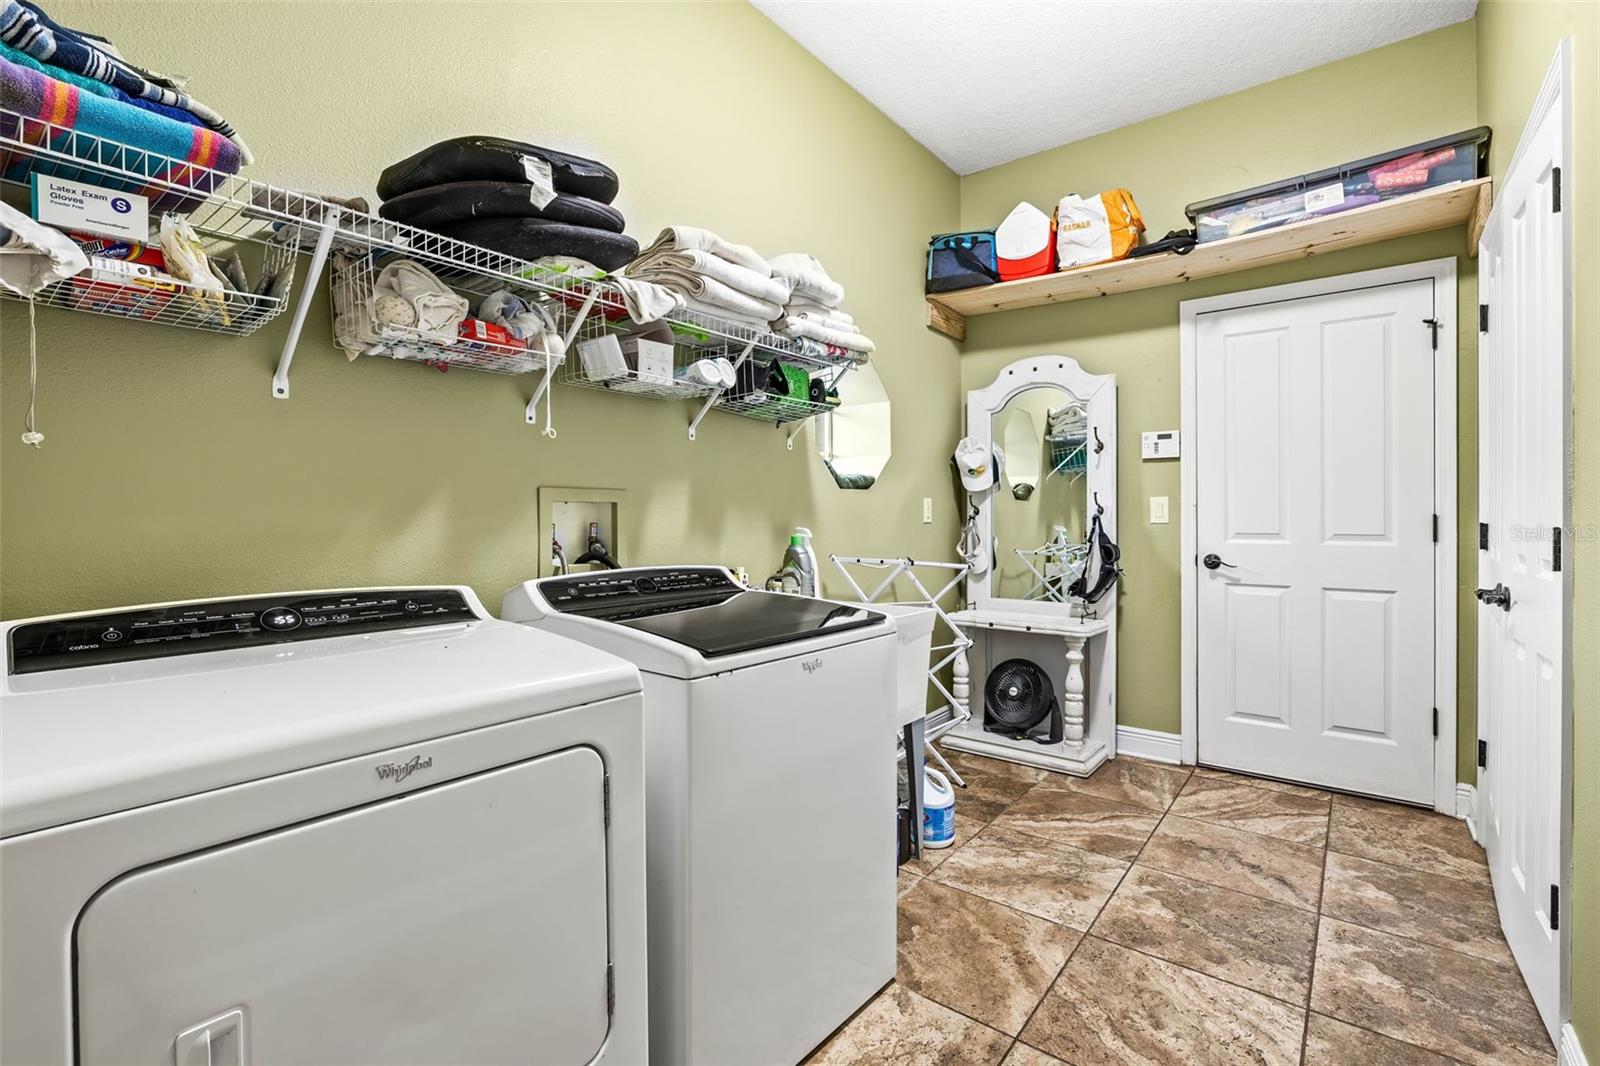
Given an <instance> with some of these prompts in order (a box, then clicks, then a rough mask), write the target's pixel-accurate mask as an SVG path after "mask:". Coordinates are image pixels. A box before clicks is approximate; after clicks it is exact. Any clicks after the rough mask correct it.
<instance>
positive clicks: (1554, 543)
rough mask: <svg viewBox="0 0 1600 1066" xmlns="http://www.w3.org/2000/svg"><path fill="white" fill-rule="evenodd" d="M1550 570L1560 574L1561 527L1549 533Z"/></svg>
mask: <svg viewBox="0 0 1600 1066" xmlns="http://www.w3.org/2000/svg"><path fill="white" fill-rule="evenodd" d="M1550 569H1551V570H1552V571H1555V572H1556V573H1560V572H1561V527H1560V526H1557V527H1556V528H1554V529H1552V530H1551V531H1550Z"/></svg>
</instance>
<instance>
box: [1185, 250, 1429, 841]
mask: <svg viewBox="0 0 1600 1066" xmlns="http://www.w3.org/2000/svg"><path fill="white" fill-rule="evenodd" d="M1421 280H1432V281H1433V283H1434V317H1436V318H1437V319H1438V320H1439V329H1438V337H1439V347H1438V351H1437V355H1436V356H1435V357H1434V362H1433V366H1434V374H1433V448H1434V451H1433V457H1434V458H1433V511H1434V513H1435V514H1437V515H1438V516H1439V540H1438V543H1436V544H1435V545H1434V546H1433V586H1434V619H1435V625H1434V643H1433V656H1434V661H1433V693H1434V704H1435V706H1436V707H1437V708H1438V710H1439V735H1438V736H1437V737H1435V738H1434V742H1433V753H1434V754H1433V808H1434V810H1436V811H1439V812H1440V813H1442V814H1448V815H1451V816H1452V817H1454V816H1455V813H1456V523H1457V520H1458V517H1459V516H1458V515H1457V513H1456V435H1457V425H1456V370H1457V368H1456V357H1457V353H1456V347H1457V345H1456V339H1457V330H1458V328H1459V322H1458V317H1459V316H1458V315H1457V306H1456V260H1455V257H1454V256H1450V257H1447V258H1444V259H1429V260H1424V261H1422V262H1419V263H1404V264H1402V265H1400V266H1392V267H1384V268H1383V269H1381V270H1363V271H1360V272H1358V273H1354V274H1339V275H1336V276H1333V277H1326V278H1313V279H1312V280H1310V281H1299V282H1294V283H1292V284H1289V285H1273V286H1270V287H1268V288H1264V289H1250V290H1247V291H1244V292H1230V293H1225V294H1223V295H1221V296H1208V297H1204V298H1202V299H1197V300H1184V301H1183V302H1181V303H1180V304H1179V305H1178V323H1179V325H1178V336H1179V346H1180V355H1179V358H1180V370H1181V378H1182V384H1181V389H1180V396H1181V400H1180V410H1179V437H1178V440H1179V442H1180V447H1179V451H1178V474H1179V479H1180V482H1181V488H1180V492H1181V494H1182V495H1181V497H1180V498H1181V500H1182V504H1181V506H1180V507H1179V508H1178V513H1179V524H1180V527H1181V536H1182V547H1181V554H1180V556H1179V566H1178V574H1179V579H1180V585H1181V591H1182V597H1181V626H1180V630H1181V649H1182V655H1181V663H1182V666H1181V677H1182V681H1181V684H1180V695H1181V698H1182V716H1181V722H1182V725H1181V729H1182V734H1181V737H1180V752H1181V759H1182V761H1183V762H1184V763H1188V764H1193V763H1195V762H1196V761H1197V759H1198V756H1199V751H1200V731H1199V722H1200V688H1199V680H1200V678H1199V660H1200V652H1199V643H1200V626H1199V607H1200V604H1199V578H1198V575H1197V574H1196V573H1195V564H1194V559H1195V558H1196V555H1197V545H1196V543H1195V537H1196V534H1195V518H1196V513H1197V505H1198V502H1199V501H1198V500H1197V498H1196V493H1195V463H1194V461H1193V458H1194V457H1193V453H1192V449H1193V447H1194V440H1195V427H1196V426H1197V425H1198V415H1199V412H1198V411H1197V410H1196V407H1195V403H1196V372H1195V361H1196V359H1197V358H1198V345H1197V340H1196V335H1197V331H1196V327H1197V325H1198V320H1199V316H1200V315H1204V314H1213V313H1215V312H1218V311H1232V310H1237V309H1239V308H1244V307H1254V306H1257V305H1260V304H1269V303H1281V302H1284V301H1286V300H1302V299H1305V298H1307V297H1311V296H1327V295H1330V294H1332V293H1337V292H1349V291H1350V290H1352V289H1370V288H1376V287H1378V286H1382V285H1394V284H1398V283H1401V282H1407V281H1421ZM1419 328H1420V326H1419ZM1184 559H1188V560H1190V561H1189V562H1188V563H1184V562H1182V560H1184Z"/></svg>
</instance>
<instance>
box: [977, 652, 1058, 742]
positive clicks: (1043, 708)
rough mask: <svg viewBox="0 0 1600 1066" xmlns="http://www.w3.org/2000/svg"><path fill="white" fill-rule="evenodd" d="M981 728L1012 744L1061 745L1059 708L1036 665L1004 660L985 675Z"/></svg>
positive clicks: (1023, 661)
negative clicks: (1024, 741)
mask: <svg viewBox="0 0 1600 1066" xmlns="http://www.w3.org/2000/svg"><path fill="white" fill-rule="evenodd" d="M983 728H984V729H985V730H987V731H988V732H990V733H998V734H1000V735H1001V736H1006V737H1010V738H1012V739H1013V740H1032V741H1034V742H1035V743H1038V744H1059V743H1061V740H1062V737H1063V736H1064V732H1063V725H1062V720H1061V711H1060V705H1059V704H1057V703H1056V696H1055V689H1054V686H1052V685H1051V683H1050V676H1049V675H1048V674H1046V673H1045V672H1044V670H1043V669H1041V668H1040V666H1039V664H1038V663H1035V662H1030V661H1029V660H1027V659H1007V660H1006V661H1005V662H1003V663H1001V664H1000V665H999V666H997V667H995V668H994V669H993V670H990V671H989V679H988V680H987V681H986V682H985V683H984V686H983Z"/></svg>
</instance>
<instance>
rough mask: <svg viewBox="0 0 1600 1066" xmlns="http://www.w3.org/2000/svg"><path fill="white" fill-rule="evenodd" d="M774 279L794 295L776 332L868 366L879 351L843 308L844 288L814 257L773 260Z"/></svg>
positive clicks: (775, 326) (796, 254) (790, 254)
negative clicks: (872, 356) (871, 354)
mask: <svg viewBox="0 0 1600 1066" xmlns="http://www.w3.org/2000/svg"><path fill="white" fill-rule="evenodd" d="M772 277H773V279H774V280H780V281H783V282H786V283H787V284H788V285H789V287H790V290H791V293H792V295H791V296H790V297H789V300H788V302H787V303H786V304H785V305H784V308H783V314H782V315H781V316H779V317H777V318H776V319H774V320H773V323H772V328H773V329H774V330H776V331H777V332H779V333H781V334H783V335H784V336H786V337H793V338H795V339H796V340H799V341H801V342H802V343H803V344H805V345H806V347H808V348H810V349H813V350H816V351H817V354H822V355H829V356H834V357H838V356H845V357H848V358H851V359H855V360H856V361H858V362H865V361H866V358H867V355H868V354H869V353H871V352H873V351H875V350H876V347H877V346H876V345H874V344H873V343H872V341H871V340H869V339H868V338H867V337H866V336H865V335H864V334H863V333H862V332H861V329H860V327H859V326H857V325H856V320H855V319H854V318H853V317H851V316H850V315H848V314H846V313H845V312H844V310H843V309H842V308H841V306H840V305H841V304H843V303H844V286H842V285H840V284H839V283H838V282H837V281H834V280H833V279H832V278H831V277H829V276H828V272H827V271H826V270H825V269H823V266H822V264H821V263H820V262H818V261H817V259H816V258H815V257H814V256H809V255H805V254H804V253H801V252H788V253H786V254H784V255H777V256H773V257H772Z"/></svg>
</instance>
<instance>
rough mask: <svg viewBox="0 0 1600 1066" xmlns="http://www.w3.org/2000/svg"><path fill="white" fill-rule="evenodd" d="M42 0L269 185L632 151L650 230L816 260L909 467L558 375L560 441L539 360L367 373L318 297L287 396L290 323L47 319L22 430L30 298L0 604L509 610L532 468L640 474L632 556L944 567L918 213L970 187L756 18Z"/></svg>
mask: <svg viewBox="0 0 1600 1066" xmlns="http://www.w3.org/2000/svg"><path fill="white" fill-rule="evenodd" d="M50 10H51V12H52V14H54V15H55V16H57V17H58V18H60V19H62V20H63V21H64V22H66V23H67V24H69V25H76V26H82V27H85V28H89V29H93V30H95V31H98V32H101V33H104V34H106V35H107V36H109V37H111V38H112V39H113V40H115V41H116V42H117V43H118V44H119V45H120V46H121V47H122V49H123V51H124V52H125V54H127V55H129V56H130V57H132V58H134V59H136V60H137V61H138V62H140V63H141V64H145V65H148V66H150V67H152V68H154V69H157V70H177V71H182V72H184V73H186V74H188V75H189V76H190V77H191V79H192V80H191V85H192V86H193V89H194V91H195V93H196V95H198V96H199V97H200V98H202V99H204V100H206V101H207V102H209V103H212V104H213V106H215V107H216V108H217V109H218V110H220V111H221V112H222V113H224V114H226V115H228V116H229V117H230V118H231V119H232V120H233V121H234V122H235V123H236V125H237V126H238V127H239V128H240V129H241V130H242V131H244V132H245V134H246V136H247V137H248V139H249V141H250V143H251V145H252V147H253V148H254V150H255V153H256V155H257V158H258V160H259V162H258V163H257V164H256V166H254V167H253V168H251V170H250V176H252V177H254V178H257V179H259V180H263V181H272V182H275V183H281V184H284V185H288V186H290V187H302V188H308V189H313V190H319V191H326V192H329V193H337V194H345V195H348V194H355V193H364V194H366V195H368V196H369V197H370V196H371V195H372V188H373V185H374V183H375V182H376V179H377V175H378V172H379V171H380V170H381V169H382V168H383V166H385V165H386V164H387V163H389V162H392V161H394V160H396V159H399V158H401V157H402V156H405V155H407V154H409V153H411V152H412V151H414V150H416V149H417V148H420V147H422V146H423V145H425V144H428V143H431V142H432V141H435V140H437V139H440V138H443V137H447V136H453V135H459V134H468V133H497V134H504V135H508V136H512V137H517V138H522V139H527V140H531V141H535V142H538V143H543V144H548V145H552V146H557V147H562V148H567V149H570V150H573V151H576V152H580V153H583V154H589V155H593V156H595V157H597V158H599V159H602V160H605V161H606V162H609V163H611V164H612V165H614V166H615V167H616V168H617V170H618V171H619V173H620V174H621V175H622V194H621V196H620V198H619V199H618V206H619V207H620V208H621V209H622V211H623V212H624V213H625V214H626V215H627V218H628V224H629V231H630V232H631V233H633V234H634V235H635V236H638V237H640V238H642V239H644V240H646V241H648V240H649V239H650V238H652V237H653V236H654V235H655V233H656V232H657V230H658V229H659V228H660V227H662V226H664V225H667V224H671V223H688V224H694V225H700V226H706V227H710V228H712V229H714V230H717V231H719V232H721V233H723V234H725V235H727V236H729V237H731V238H733V239H736V240H739V241H743V242H745V243H748V244H751V245H753V246H755V247H756V248H758V249H761V250H764V251H766V252H769V253H777V252H782V251H791V250H804V251H809V252H812V253H814V254H816V255H817V256H819V257H820V258H821V259H822V261H823V262H824V263H826V264H827V265H828V267H829V269H830V270H831V271H832V272H833V274H834V276H835V277H836V278H838V279H839V280H840V281H841V282H842V283H843V284H844V285H845V287H846V289H847V290H848V292H849V298H848V300H847V305H848V307H849V309H850V310H852V311H853V312H854V313H855V314H856V316H857V318H858V320H859V321H861V322H862V323H863V325H864V327H865V328H866V330H867V331H868V332H869V333H870V334H871V335H872V336H873V337H874V338H875V339H876V340H877V342H878V344H879V351H880V354H879V357H878V360H877V363H878V367H879V370H880V372H881V374H882V376H883V378H884V381H885V383H886V385H887V387H888V391H889V393H890V395H891V397H892V398H893V400H894V435H895V439H894V458H893V460H892V461H891V462H890V464H889V467H888V469H887V470H886V471H885V473H884V476H883V478H882V479H881V480H880V481H879V483H878V484H877V485H876V486H875V487H873V488H872V489H871V490H869V491H866V492H845V491H841V490H839V489H837V488H836V487H835V486H834V485H833V482H832V481H831V479H830V478H828V476H827V475H826V473H825V472H824V471H823V469H822V466H821V464H820V462H818V461H817V460H816V458H815V456H814V454H811V453H810V452H809V451H808V450H807V449H806V448H805V447H804V444H805V438H802V439H801V441H798V442H797V443H796V447H795V449H794V451H792V452H791V451H788V450H786V449H785V447H784V438H783V436H782V434H780V433H779V432H777V431H775V430H774V429H772V428H771V427H769V426H762V425H758V424H756V423H754V422H749V421H746V420H744V419H740V418H735V417H731V416H727V415H723V414H713V415H712V416H710V417H709V418H708V419H707V421H706V423H705V424H704V426H703V427H702V429H701V432H700V435H699V436H700V439H699V441H698V442H695V443H692V444H691V443H690V442H689V441H688V440H687V439H686V438H685V429H686V426H687V421H688V417H689V414H690V410H689V409H688V408H687V407H686V406H685V405H683V404H681V403H664V402H660V401H651V400H644V399H636V398H629V397H614V396H609V395H604V394H599V393H593V392H589V391H585V390H579V389H570V388H558V389H557V390H556V396H555V414H556V425H557V428H558V429H559V430H560V437H559V438H558V439H556V440H555V441H547V440H545V439H544V438H542V437H541V436H540V435H539V433H538V432H537V431H536V430H534V429H532V428H530V427H528V426H526V425H524V424H523V422H522V408H523V405H524V404H525V402H526V401H527V398H528V396H529V394H530V392H531V390H532V388H533V384H534V379H533V378H531V377H524V378H502V377H499V376H496V375H491V374H474V373H470V372H464V371H458V372H452V373H449V374H444V375H442V374H439V373H437V372H436V371H434V370H431V369H429V368H427V367H424V366H421V365H417V364H411V363H399V362H393V361H390V360H387V359H377V358H364V359H359V360H357V361H356V362H354V363H347V362H346V361H345V359H344V357H343V355H342V354H340V353H338V352H337V351H336V350H335V349H334V347H333V345H332V343H331V340H330V334H329V328H330V327H329V314H328V306H327V298H326V293H325V291H324V293H323V294H322V295H320V296H319V297H318V299H317V302H316V304H315V306H314V307H313V308H312V311H311V315H310V319H309V321H308V324H307V332H306V335H305V339H304V340H303V342H302V346H301V349H300V353H299V357H298V360H297V362H296V364H295V368H294V376H293V397H292V398H291V399H289V400H287V401H280V400H273V399H271V398H270V397H269V396H268V388H269V379H270V376H271V373H272V368H273V365H274V364H275V362H276V360H277V354H278V350H279V347H280V346H281V345H282V342H283V337H284V334H285V332H286V326H287V322H288V316H287V315H285V316H284V317H283V318H282V319H280V320H278V321H277V322H274V323H273V324H271V325H270V326H269V327H267V328H266V329H265V330H263V331H262V333H260V334H259V335H257V336H256V337H253V338H249V339H245V340H236V339H232V338H226V337H215V336H209V335H203V334H196V333H191V332H186V331H181V330H173V329H166V328H157V327H152V326H148V325H139V324H128V323H122V322H118V321H115V320H108V319H102V318H96V317H94V316H89V315H81V314H71V313H66V312H59V311H54V310H50V309H42V310H41V311H40V312H39V316H38V318H39V355H40V375H41V376H40V393H39V418H40V428H41V429H42V430H43V432H44V433H45V435H46V438H47V439H46V442H45V445H44V448H43V450H41V451H34V450H32V449H29V448H27V447H25V446H23V445H22V444H20V443H19V441H18V435H19V434H20V433H21V432H22V424H21V418H22V413H23V409H24V407H25V405H26V396H25V385H26V379H27V377H26V375H27V369H26V364H27V359H26V351H27V326H26V323H27V315H26V311H25V310H23V309H22V307H21V305H19V304H17V303H13V302H9V301H7V302H5V303H4V304H3V305H0V307H3V309H0V315H3V318H0V334H3V359H0V371H3V377H0V389H3V403H0V579H3V580H0V587H3V591H0V612H3V614H4V616H6V617H17V616H25V615H30V614H36V613H41V612H47V611H66V610H81V609H89V608H95V607H109V606H113V605H118V604H124V603H141V602H147V601H151V600H165V599H176V598H185V597H204V596H217V595H225V594H237V593H245V592H251V591H258V590H268V589H274V588H283V587H289V588H295V587H306V586H310V587H319V586H340V585H360V584H384V583H408V582H432V581H452V582H454V581H465V582H469V583H471V584H472V585H473V586H474V587H475V588H476V589H477V590H478V592H479V593H480V594H481V595H482V597H483V599H484V601H485V603H486V604H487V605H488V606H489V607H490V609H491V610H492V609H496V608H498V606H499V603H500V595H501V593H502V592H503V591H504V590H505V589H506V588H507V587H509V586H510V585H512V584H513V583H514V582H516V581H518V580H521V579H523V578H525V577H527V576H530V575H531V574H533V573H534V571H535V569H536V566H537V562H538V559H539V558H540V556H541V555H542V554H543V553H545V552H546V551H547V546H548V531H547V530H543V529H540V528H539V523H538V517H537V501H536V491H535V490H536V488H537V487H538V486H539V485H580V486H599V487H608V488H622V489H626V490H627V491H628V498H627V503H626V505H625V515H624V523H623V525H624V528H623V530H622V537H621V541H622V544H623V545H624V549H625V554H626V558H625V561H626V562H629V563H667V562H683V561H720V562H726V563H729V564H736V565H743V566H746V567H748V568H749V569H750V571H751V573H752V574H754V575H757V576H764V575H766V574H768V573H770V572H771V571H772V570H773V569H775V568H776V567H777V565H778V563H779V561H780V558H781V556H782V552H783V548H784V546H785V544H786V543H787V540H786V536H785V535H786V534H787V532H788V529H789V527H791V526H793V525H796V524H805V525H809V526H810V527H811V528H812V529H813V530H814V531H815V532H816V535H817V549H818V552H819V554H822V555H826V553H828V552H844V553H850V554H867V555H906V554H910V555H916V556H919V557H925V558H946V557H948V556H949V553H950V551H951V545H952V544H954V542H955V539H956V530H957V524H958V522H957V517H956V514H955V509H954V497H953V494H952V490H951V481H952V479H951V475H950V468H949V455H948V452H949V448H950V446H951V445H950V442H952V441H954V440H955V439H956V438H957V437H958V436H959V432H958V427H959V419H960V407H959V399H960V394H961V384H960V379H959V376H958V374H959V372H958V368H957V356H956V351H955V348H954V346H953V345H952V344H951V343H950V342H948V341H947V340H945V339H944V338H941V337H939V336H937V335H934V334H930V333H928V332H927V331H926V330H925V329H924V328H923V325H922V292H921V278H920V276H919V259H920V250H921V249H922V247H923V246H924V244H925V242H926V241H927V237H928V235H929V234H930V233H936V232H941V231H947V230H950V229H953V228H954V227H955V222H956V212H957V197H958V185H957V179H956V176H955V175H954V174H952V173H951V172H950V171H949V170H948V169H946V168H945V167H944V166H943V165H942V164H940V163H939V162H938V161H937V160H936V159H935V158H934V157H933V156H932V155H931V154H929V153H928V152H927V151H925V150H924V149H923V148H922V147H920V146H919V145H917V144H916V143H915V142H914V141H912V140H911V138H910V137H908V136H907V135H906V134H905V133H903V132H902V131H901V130H900V129H898V128H897V127H896V126H894V125H893V124H892V123H890V122H889V121H888V120H887V119H886V118H884V116H883V115H881V114H880V113H879V112H878V111H876V110H875V109H874V108H872V107H871V106H870V105H868V104H867V103H866V102H865V101H864V100H863V99H862V98H861V97H859V96H858V95H857V94H856V93H855V92H853V91H852V90H851V89H849V88H848V87H847V86H846V85H845V84H844V83H843V82H841V81H839V80H838V79H837V78H836V77H835V76H834V75H833V74H832V73H830V72H829V71H828V70H827V69H826V68H824V67H823V66H822V65H821V64H820V63H818V62H817V61H816V60H814V59H813V58H812V57H811V56H810V55H809V54H807V53H806V52H805V51H804V50H803V49H801V48H800V47H799V46H798V45H796V44H795V43H794V42H793V41H792V40H790V39H789V38H788V37H787V36H785V35H784V34H783V33H782V32H781V31H780V30H778V29H777V28H776V27H775V26H774V25H773V24H772V23H771V22H769V21H768V20H767V19H766V18H764V17H763V16H762V15H760V14H759V13H758V12H757V11H755V10H754V9H753V8H750V7H748V6H747V5H744V4H726V3H725V4H654V3H641V4H605V5H579V4H533V3H521V4H499V3H476V4H474V3H450V4H414V3H394V4H379V3H359V4H356V3H349V4H331V3H274V4H252V5H239V4H220V3H208V2H194V0H187V2H181V3H180V2H170V3H165V4H162V5H160V17H159V18H151V8H150V6H149V5H142V4H126V3H116V2H67V0H53V2H52V3H51V4H50ZM174 27H182V32H181V33H175V32H174ZM705 57H715V61H714V62H710V61H705ZM808 146H809V147H808ZM374 202H376V201H374ZM302 269H303V267H302ZM925 496H931V497H933V498H934V500H935V504H936V510H935V519H936V520H935V521H934V522H933V523H932V524H931V525H923V524H922V523H921V513H922V498H923V497H925ZM824 566H825V570H826V571H827V573H828V574H830V575H831V572H832V568H831V567H828V566H827V565H826V563H824ZM835 588H837V586H835Z"/></svg>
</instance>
